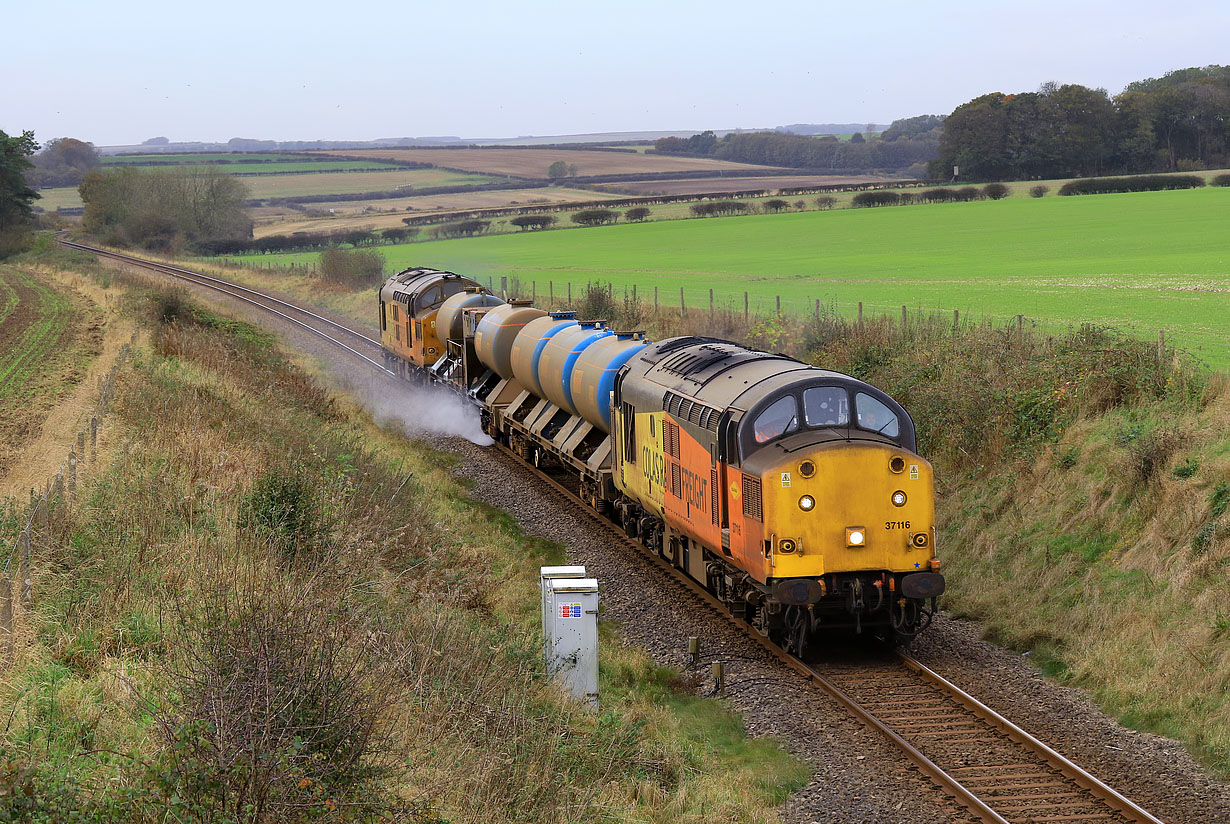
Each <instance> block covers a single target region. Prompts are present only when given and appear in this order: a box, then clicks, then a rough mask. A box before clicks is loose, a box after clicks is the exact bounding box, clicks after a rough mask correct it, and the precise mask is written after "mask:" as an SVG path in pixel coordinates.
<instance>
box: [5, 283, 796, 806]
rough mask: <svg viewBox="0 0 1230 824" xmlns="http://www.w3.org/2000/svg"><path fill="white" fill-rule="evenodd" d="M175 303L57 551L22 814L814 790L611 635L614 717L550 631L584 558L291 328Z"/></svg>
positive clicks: (622, 799)
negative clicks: (481, 495) (386, 427)
mask: <svg viewBox="0 0 1230 824" xmlns="http://www.w3.org/2000/svg"><path fill="white" fill-rule="evenodd" d="M141 300H144V298H142V299H141ZM152 313H153V315H154V316H156V317H157V318H159V320H157V321H152V322H151V323H152V324H153V329H152V339H153V346H154V351H144V352H139V353H138V354H137V356H136V357H135V359H134V361H133V365H132V366H131V368H129V369H128V370H126V371H125V373H124V374H123V377H122V382H121V385H120V388H119V391H118V392H117V398H116V401H115V403H114V405H113V411H112V413H111V414H112V415H113V416H114V420H113V421H112V423H111V424H110V425H111V426H115V427H117V430H116V431H119V432H122V433H123V434H122V436H120V437H119V441H120V443H121V445H120V447H119V448H118V449H117V450H116V453H115V457H114V459H113V461H112V464H111V465H110V467H109V468H108V469H107V470H105V471H104V472H102V473H100V474H99V475H98V476H96V477H95V479H94V480H92V481H91V482H90V483H89V485H88V486H87V487H86V488H85V489H84V490H83V493H82V496H81V498H80V500H79V502H78V503H77V504H76V505H75V506H74V507H73V508H72V509H71V511H70V513H69V515H68V516H67V517H66V519H65V520H64V521H63V522H62V523H56V524H55V525H54V526H53V527H52V528H51V530H50V534H49V535H48V536H47V537H46V538H45V539H44V540H40V541H38V546H37V547H36V550H35V556H34V570H35V608H34V616H33V618H32V621H33V627H31V630H32V632H31V636H32V640H31V642H30V644H29V645H28V646H24V647H22V648H21V649H20V650H19V651H18V656H17V660H16V663H15V665H14V666H13V667H12V668H11V669H9V670H8V672H6V673H5V676H4V679H3V682H2V683H0V693H2V694H3V701H4V704H5V705H6V706H7V707H8V708H9V710H8V712H7V713H6V715H7V717H8V719H9V720H8V722H7V723H6V724H5V726H4V728H3V732H0V793H2V794H3V797H4V798H5V799H6V801H5V803H6V804H9V805H11V806H10V810H11V811H12V812H13V813H14V814H15V815H16V817H17V819H19V820H33V821H63V820H70V819H71V820H79V821H97V822H103V821H115V822H119V821H125V822H128V821H148V822H153V821H166V820H177V821H210V822H217V821H245V822H246V821H278V822H286V821H306V820H329V821H338V820H340V821H346V820H356V821H358V820H370V821H374V820H390V818H389V817H391V816H393V815H395V814H396V815H400V816H401V818H400V820H407V821H423V822H428V821H430V822H437V821H440V822H442V821H449V822H468V821H472V822H490V821H569V822H571V821H647V822H648V821H667V820H670V821H697V822H699V821H712V820H740V821H769V820H772V819H773V814H772V812H771V807H772V806H773V805H774V804H775V803H778V802H780V801H781V800H782V799H783V798H784V796H785V794H786V793H787V792H788V791H789V790H790V789H791V788H793V787H795V786H798V785H799V784H800V783H801V782H802V781H803V780H805V775H804V773H805V770H801V769H800V765H798V764H797V763H795V762H792V761H791V760H789V759H788V758H786V757H785V756H784V755H783V754H782V753H781V752H780V751H779V750H776V749H775V748H774V747H773V746H772V745H771V744H768V743H765V742H750V741H746V740H744V739H743V737H742V735H741V734H739V732H738V730H739V726H738V722H737V720H736V719H734V718H732V717H731V716H729V715H727V714H726V713H725V712H724V711H723V710H722V709H721V708H720V707H718V706H717V705H716V704H714V703H712V702H709V701H705V700H702V699H700V698H697V697H694V696H692V695H689V694H687V692H686V691H680V690H679V689H678V688H677V687H678V684H679V683H680V680H679V679H678V676H677V674H676V673H673V672H669V671H666V670H663V669H660V668H657V667H655V666H653V665H652V664H651V663H650V662H649V661H648V660H647V659H646V658H645V657H644V656H643V655H641V654H639V653H637V652H634V651H632V650H629V649H627V648H625V647H622V646H621V645H620V644H619V642H618V640H617V639H615V638H613V637H612V634H611V633H610V632H609V631H605V632H604V638H605V640H606V643H605V646H604V652H603V656H602V663H601V684H602V693H603V710H602V712H601V714H597V715H591V714H588V713H586V712H583V711H581V710H580V709H578V708H577V707H576V706H574V705H573V704H572V703H571V702H569V701H567V700H564V699H563V698H562V697H561V696H560V695H559V693H558V691H557V690H556V688H555V687H554V685H553V682H552V681H551V680H550V679H548V678H545V677H544V675H543V672H542V667H541V663H540V661H539V658H540V642H539V640H538V637H537V634H536V629H535V628H534V622H535V618H536V617H537V614H538V611H537V567H538V565H539V564H541V563H551V562H558V561H559V560H560V559H561V553H560V549H559V547H557V546H555V545H550V544H547V543H544V542H542V541H537V540H531V539H527V538H526V537H525V536H524V535H522V534H521V533H519V532H518V530H517V529H516V528H515V526H514V524H513V523H512V522H511V519H509V518H508V517H507V516H506V515H502V514H500V513H497V512H493V511H491V510H489V509H488V508H486V507H483V506H481V505H479V504H476V503H473V502H471V501H469V500H468V499H467V498H466V497H465V493H464V490H462V489H460V488H459V487H458V484H457V482H456V481H455V480H454V479H453V478H452V476H451V475H450V474H449V472H448V470H447V464H448V459H447V458H444V457H442V456H440V455H438V454H435V453H432V452H431V451H429V450H427V449H425V448H423V447H421V446H417V445H413V444H410V443H408V442H406V441H405V440H404V439H403V438H402V437H400V436H398V435H394V434H392V433H387V432H383V431H381V430H378V429H376V428H375V427H374V426H372V425H371V424H369V423H364V422H362V421H358V422H356V421H355V420H354V418H353V415H352V413H351V411H350V410H348V408H347V406H346V403H345V402H344V401H343V400H338V399H331V398H330V397H329V396H328V395H327V394H326V393H325V392H324V391H323V390H322V389H321V388H320V387H319V386H318V385H317V384H316V383H314V382H313V381H312V380H311V379H310V378H309V377H308V376H307V375H306V374H305V373H304V372H302V371H301V370H300V369H298V368H296V367H294V366H292V365H289V364H288V363H287V362H286V361H284V360H283V359H282V358H281V357H280V356H279V355H278V354H277V352H276V351H275V349H274V346H273V342H272V341H271V339H270V338H269V337H268V336H267V335H266V334H264V333H262V332H260V331H258V330H256V329H254V328H252V327H250V326H246V325H244V324H240V323H236V322H233V321H229V320H226V319H224V318H221V317H218V316H216V315H214V314H212V313H209V312H206V311H204V310H201V309H198V308H193V307H191V306H188V305H185V304H184V303H183V301H182V300H181V299H178V298H176V297H175V296H174V295H169V296H168V295H163V296H161V297H158V298H156V299H155V301H154V306H153V307H152Z"/></svg>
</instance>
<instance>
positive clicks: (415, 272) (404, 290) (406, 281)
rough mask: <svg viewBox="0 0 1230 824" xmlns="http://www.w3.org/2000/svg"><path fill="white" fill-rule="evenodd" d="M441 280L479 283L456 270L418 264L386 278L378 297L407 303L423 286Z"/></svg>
mask: <svg viewBox="0 0 1230 824" xmlns="http://www.w3.org/2000/svg"><path fill="white" fill-rule="evenodd" d="M441 280H460V281H463V282H465V284H466V285H467V286H479V285H480V284H479V283H478V281H476V280H473V279H472V278H468V277H465V276H463V275H459V274H457V273H456V272H447V271H445V270H443V269H431V268H428V267H424V266H420V267H415V268H412V269H403V270H402V271H400V272H398V273H397V274H395V275H393V277H391V278H389V279H388V280H386V281H385V282H384V286H383V287H381V289H380V299H381V300H383V301H386V302H391V301H397V302H398V303H405V304H409V303H410V301H411V300H413V299H414V296H415V295H416V294H418V293H419V292H421V291H422V290H423V288H424V287H426V286H430V285H432V284H434V283H437V282H439V281H441Z"/></svg>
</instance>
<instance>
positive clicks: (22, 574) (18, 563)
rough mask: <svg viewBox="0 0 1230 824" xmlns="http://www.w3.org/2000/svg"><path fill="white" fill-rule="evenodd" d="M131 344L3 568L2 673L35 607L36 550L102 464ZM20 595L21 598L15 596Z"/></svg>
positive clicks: (35, 497) (101, 384)
mask: <svg viewBox="0 0 1230 824" xmlns="http://www.w3.org/2000/svg"><path fill="white" fill-rule="evenodd" d="M129 352H130V346H129V345H125V346H124V347H122V348H121V349H120V352H119V355H118V356H117V357H116V359H115V363H114V364H113V365H112V366H111V370H110V371H109V372H108V373H107V374H106V375H105V376H100V377H99V379H98V402H97V404H95V406H94V410H93V411H92V412H91V414H90V416H89V419H88V421H87V422H86V423H85V425H84V426H83V427H82V428H81V429H80V430H79V431H78V432H77V435H76V437H75V438H74V439H73V442H72V445H71V446H70V447H69V450H68V455H66V456H65V458H64V462H63V463H62V464H60V468H59V469H58V470H57V471H56V474H55V476H54V477H52V478H51V479H49V480H48V481H47V483H46V485H45V486H44V488H43V491H42V494H39V493H38V492H37V490H32V491H31V494H30V510H29V515H28V516H27V518H26V521H25V525H24V526H22V527H21V531H20V532H18V534H17V539H16V540H15V541H14V542H13V544H12V546H11V547H10V548H9V552H8V554H7V555H6V556H5V558H4V565H3V567H2V568H0V669H4V668H7V667H8V666H9V665H10V664H11V663H12V662H13V658H14V653H15V638H16V633H15V628H16V623H17V621H16V618H17V617H19V616H21V615H22V614H24V613H26V612H28V611H29V610H31V609H32V608H33V606H34V581H33V578H32V576H31V572H30V557H31V555H32V554H33V549H32V548H33V547H36V546H38V545H39V543H40V542H42V541H44V540H46V536H47V534H48V532H49V528H50V527H51V526H52V525H53V524H54V523H57V522H58V521H60V520H62V519H63V518H64V516H65V515H66V514H67V512H68V509H69V507H70V506H71V505H72V503H73V502H74V501H75V500H76V498H77V489H78V480H79V478H78V475H79V473H80V471H81V469H82V468H83V467H84V466H85V465H86V463H87V461H88V464H89V466H91V467H93V466H94V465H95V464H96V463H97V461H98V429H99V425H100V424H101V421H102V418H103V416H104V415H105V414H106V412H107V408H108V407H109V406H110V404H111V400H112V398H113V396H114V394H115V378H116V375H117V374H119V371H120V367H121V366H123V364H124V362H125V361H127V359H128V355H129ZM14 596H16V598H14Z"/></svg>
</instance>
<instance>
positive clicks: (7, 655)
mask: <svg viewBox="0 0 1230 824" xmlns="http://www.w3.org/2000/svg"><path fill="white" fill-rule="evenodd" d="M12 660H13V579H12V578H10V577H9V576H8V575H5V576H4V577H3V578H0V666H4V667H7V666H8V665H9V663H10V662H11V661H12Z"/></svg>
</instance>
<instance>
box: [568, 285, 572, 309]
mask: <svg viewBox="0 0 1230 824" xmlns="http://www.w3.org/2000/svg"><path fill="white" fill-rule="evenodd" d="M568 308H569V309H571V308H572V281H568Z"/></svg>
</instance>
